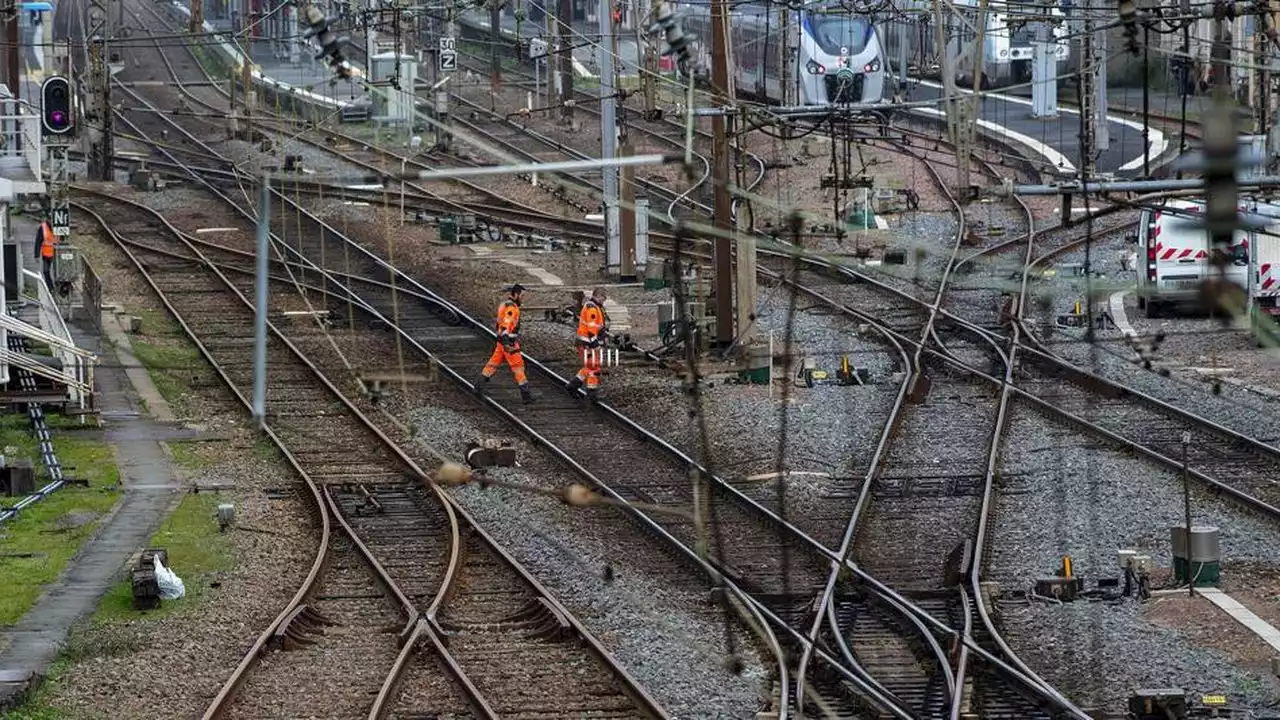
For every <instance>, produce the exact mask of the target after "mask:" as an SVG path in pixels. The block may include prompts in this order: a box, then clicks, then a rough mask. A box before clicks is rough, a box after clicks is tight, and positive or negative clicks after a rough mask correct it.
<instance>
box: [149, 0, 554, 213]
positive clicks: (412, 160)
mask: <svg viewBox="0 0 1280 720" xmlns="http://www.w3.org/2000/svg"><path fill="white" fill-rule="evenodd" d="M143 7H145V8H146V9H147V11H148V12H149V13H151V14H152V15H153V16H154V17H155V18H156V19H157V20H159V21H160V22H162V23H164V22H167V21H166V19H165V18H164V16H162V15H160V14H159V13H158V12H157V11H156V10H155V8H153V7H150V6H148V5H143ZM134 14H135V17H136V13H134ZM143 29H144V30H145V31H146V32H147V33H148V34H149V36H151V35H152V33H151V31H150V30H147V29H146V27H145V25H144V27H143ZM152 39H153V42H154V37H153V38H152ZM155 44H156V47H157V49H158V50H159V51H160V53H161V55H162V57H164V60H165V63H166V65H167V66H168V67H169V69H170V71H171V75H172V76H173V77H174V78H175V80H176V79H177V74H176V72H174V71H173V66H172V65H171V64H170V63H169V60H168V55H167V53H165V51H164V48H163V47H162V46H161V45H160V44H159V43H158V42H156V43H155ZM183 47H184V48H185V49H186V51H187V53H188V54H189V55H191V57H192V59H193V60H194V61H195V62H196V66H197V67H198V68H199V69H200V71H201V73H202V74H203V75H204V76H205V78H206V80H208V82H209V83H210V85H211V86H212V87H213V88H214V89H215V90H216V91H217V92H218V93H219V94H221V95H223V96H224V97H227V98H228V99H230V97H231V96H230V94H229V93H227V92H226V91H225V90H223V89H222V87H221V85H220V84H219V83H218V82H217V81H215V80H214V78H213V77H212V76H210V75H209V74H208V72H207V71H206V70H205V68H204V65H203V64H202V63H200V62H199V58H196V57H195V56H194V54H193V53H192V50H191V46H190V45H189V44H185V43H184V44H183ZM179 89H180V91H181V92H182V93H183V94H184V96H186V97H189V98H190V99H191V100H193V101H194V102H197V103H200V104H201V105H204V106H205V107H207V108H209V109H210V110H212V111H215V112H222V109H221V108H217V107H215V106H214V105H212V104H210V103H208V102H207V101H205V100H203V99H201V98H198V97H196V96H195V95H194V94H192V93H190V91H188V90H187V89H186V88H184V87H182V86H181V85H179ZM259 112H260V113H261V112H264V110H263V109H262V108H259ZM166 119H167V116H166ZM250 120H251V121H252V122H253V123H254V124H256V125H258V126H259V127H262V128H264V129H267V130H269V131H271V132H275V133H277V134H279V135H281V136H283V137H286V138H288V139H290V140H292V141H296V142H300V143H302V144H304V145H307V146H309V147H311V148H312V149H313V150H317V151H320V152H328V153H334V154H338V153H335V152H334V150H333V149H332V148H330V147H328V146H327V145H325V144H324V143H322V142H320V141H318V140H314V139H312V138H310V137H308V136H307V135H306V134H305V133H300V132H295V131H290V130H281V129H280V128H279V127H277V126H274V125H272V119H270V118H264V117H262V116H261V115H254V116H252V117H251V118H250ZM275 120H276V121H283V118H278V117H277V118H275ZM325 132H326V133H327V134H328V135H329V136H331V137H336V138H339V139H341V140H343V141H345V142H348V143H351V144H353V145H355V146H357V147H367V146H368V143H367V142H366V141H363V140H361V139H359V138H356V137H354V136H351V135H348V134H346V133H342V132H340V131H338V130H334V129H332V128H326V130H325ZM377 152H379V153H381V154H383V155H385V156H387V157H388V158H389V159H390V160H391V161H392V162H393V163H394V162H401V163H404V164H405V165H406V166H412V167H414V168H417V169H431V167H432V166H431V165H428V164H426V163H425V162H423V161H422V160H421V159H418V158H417V157H412V156H402V155H399V154H396V153H392V152H389V151H387V150H386V149H385V148H383V149H378V150H377ZM339 155H340V157H342V159H343V160H344V161H345V162H349V163H352V164H355V165H357V166H360V167H362V168H364V169H366V170H369V171H371V172H374V173H382V172H384V171H385V168H379V167H377V166H376V165H373V164H372V163H368V162H365V161H362V160H358V159H356V158H353V157H350V156H349V155H341V154H339ZM402 183H403V185H404V187H405V188H412V189H413V190H414V191H415V192H417V193H420V194H422V195H424V196H428V197H432V198H435V199H436V201H438V202H441V203H443V204H444V205H446V206H448V207H452V208H454V209H455V210H456V211H458V212H464V213H465V212H468V211H469V207H470V206H469V205H468V204H464V203H459V202H457V201H454V200H450V199H449V198H446V197H444V196H443V195H440V194H439V193H434V192H431V191H430V190H427V189H426V188H425V187H423V186H421V185H419V184H417V183H412V182H407V181H402ZM451 183H452V184H456V185H458V186H461V187H463V188H466V189H467V190H469V191H471V192H476V193H480V194H483V195H487V196H489V197H492V198H494V199H495V200H497V201H499V202H500V203H502V204H505V205H510V206H512V207H513V208H515V209H516V210H517V211H518V212H520V213H522V214H525V215H537V216H542V217H545V218H547V219H548V220H549V221H559V220H562V218H560V217H559V216H556V215H552V214H550V213H546V212H544V211H541V210H539V209H538V208H535V207H532V206H528V205H524V204H522V203H517V202H514V201H512V200H509V199H507V198H504V197H503V196H501V195H500V194H498V193H496V192H494V191H492V190H490V189H489V188H486V187H484V186H482V185H479V184H476V183H473V182H470V181H467V180H463V179H457V180H453V181H451Z"/></svg>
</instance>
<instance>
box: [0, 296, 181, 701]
mask: <svg viewBox="0 0 1280 720" xmlns="http://www.w3.org/2000/svg"><path fill="white" fill-rule="evenodd" d="M103 332H104V334H105V335H106V337H107V342H106V343H104V344H101V345H100V344H99V341H98V339H97V338H94V337H86V336H83V335H82V334H80V335H81V336H80V337H77V338H76V341H77V342H78V343H80V344H81V345H82V346H84V347H88V348H94V349H95V351H96V352H98V354H99V358H100V360H101V362H102V365H101V366H99V368H98V369H97V371H96V377H95V379H96V381H97V399H98V407H99V408H100V409H101V411H102V419H103V426H104V428H105V431H106V439H107V441H108V442H110V443H111V444H112V446H113V448H114V450H115V457H116V464H117V465H118V467H119V469H120V480H121V484H122V486H123V489H124V497H123V499H122V500H121V501H120V502H119V503H117V504H116V507H115V508H114V509H113V510H112V511H111V513H110V514H108V515H107V517H105V518H104V519H103V521H102V524H101V525H100V526H99V527H98V529H97V530H96V531H95V532H94V534H93V535H92V536H91V537H89V538H88V539H87V540H86V541H85V543H84V545H83V546H82V547H81V549H80V552H79V553H78V554H77V555H76V557H74V558H73V559H72V560H71V562H70V563H69V564H68V565H67V568H66V569H65V570H64V571H63V573H62V576H61V577H59V578H58V579H57V580H56V581H54V582H53V583H52V584H50V585H49V586H48V587H47V588H46V589H45V592H44V594H43V595H42V596H41V597H40V599H39V600H38V601H37V602H36V605H35V607H33V608H32V609H31V610H30V611H29V612H27V614H26V615H25V616H23V618H22V619H21V620H20V621H19V622H18V623H17V625H14V626H12V627H10V628H5V629H4V630H3V631H0V635H3V636H5V637H6V639H7V640H8V641H9V642H8V646H7V647H6V648H5V649H4V651H3V652H2V653H0V711H3V710H5V709H6V708H7V707H10V706H12V705H14V704H17V703H21V702H22V701H23V699H24V698H25V696H26V694H27V692H28V691H29V690H30V689H32V688H34V687H35V685H37V684H38V683H39V680H40V678H41V677H42V675H43V673H44V672H45V671H46V670H47V669H48V667H49V664H50V663H51V662H53V660H54V659H55V657H56V656H57V654H58V651H59V648H60V645H61V643H62V642H63V640H64V639H65V638H66V636H67V632H68V630H70V628H71V626H72V624H73V623H75V621H76V620H79V619H80V618H82V617H85V616H87V615H89V614H91V613H92V612H93V611H94V610H95V609H96V608H97V606H98V600H99V599H100V598H101V597H102V595H103V594H104V593H106V591H107V590H108V589H109V588H110V587H111V586H112V584H114V583H115V581H116V579H117V578H118V577H120V574H121V570H122V569H123V567H124V564H125V563H126V562H127V561H128V560H129V558H130V557H131V556H132V555H133V554H134V553H135V552H136V551H138V550H139V549H141V548H143V547H145V546H146V545H147V543H148V541H149V539H150V538H151V535H152V533H154V532H155V530H156V528H157V527H158V526H159V524H160V522H161V520H162V519H163V518H164V517H165V516H166V515H167V514H168V513H169V512H170V511H171V510H172V508H173V507H174V506H175V505H176V504H177V502H178V500H179V499H180V498H181V495H180V489H181V486H180V485H179V483H178V482H177V481H176V480H175V477H174V473H173V469H172V466H171V459H170V456H169V453H168V449H167V448H165V447H164V446H163V445H162V443H161V442H160V441H158V440H157V439H156V438H158V437H162V436H164V435H166V434H169V435H172V433H166V430H167V428H165V427H163V426H159V425H156V424H155V423H154V422H153V421H152V420H151V419H149V418H146V417H144V416H143V414H142V408H143V407H146V408H147V409H148V410H150V411H151V413H152V414H153V415H155V416H157V417H158V418H164V419H172V417H173V415H172V413H171V412H170V410H169V406H168V403H166V402H165V400H164V398H163V397H161V395H160V393H159V392H158V391H157V390H156V388H155V385H153V384H152V383H151V379H150V377H149V376H148V375H147V373H146V371H145V370H142V369H141V367H140V366H139V365H138V361H137V360H136V359H135V358H134V357H133V353H132V351H131V346H130V344H129V339H128V337H127V336H126V335H125V333H124V331H123V329H122V328H121V327H120V324H119V323H118V322H117V321H116V319H115V316H114V315H110V314H109V313H104V318H103ZM95 346H97V347H95ZM126 368H128V369H126ZM142 400H145V406H144V405H143V404H142V402H141V401H142Z"/></svg>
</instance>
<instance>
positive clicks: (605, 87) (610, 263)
mask: <svg viewBox="0 0 1280 720" xmlns="http://www.w3.org/2000/svg"><path fill="white" fill-rule="evenodd" d="M609 5H610V1H609V0H600V3H599V11H598V13H597V15H598V16H597V18H596V20H597V21H598V25H599V28H600V44H599V45H598V46H597V50H596V52H598V53H600V157H601V158H603V159H604V160H612V159H613V158H614V157H616V156H617V144H618V117H617V104H616V103H617V98H616V97H615V95H616V92H617V91H616V90H615V88H614V86H613V77H614V75H613V54H612V53H610V51H609V50H610V48H612V47H613V13H612V12H611V11H610V7H609ZM601 172H602V173H603V174H604V176H603V179H604V232H605V266H606V267H607V269H608V272H609V274H610V275H611V276H614V277H617V275H618V274H619V273H620V272H621V270H622V266H621V258H622V247H621V243H620V242H619V239H620V238H619V234H618V169H617V168H616V167H605V168H603V169H602V170H601Z"/></svg>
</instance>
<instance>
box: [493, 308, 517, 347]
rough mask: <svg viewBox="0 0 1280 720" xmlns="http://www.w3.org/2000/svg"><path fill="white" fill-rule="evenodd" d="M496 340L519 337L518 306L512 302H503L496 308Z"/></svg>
mask: <svg viewBox="0 0 1280 720" xmlns="http://www.w3.org/2000/svg"><path fill="white" fill-rule="evenodd" d="M497 325H498V338H499V339H501V338H509V339H511V340H516V339H518V338H519V337H520V306H519V305H518V304H516V302H515V301H514V300H503V301H502V304H501V305H499V306H498V323H497Z"/></svg>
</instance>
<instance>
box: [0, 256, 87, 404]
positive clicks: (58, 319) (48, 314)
mask: <svg viewBox="0 0 1280 720" xmlns="http://www.w3.org/2000/svg"><path fill="white" fill-rule="evenodd" d="M22 272H23V274H24V275H26V278H27V280H28V281H29V282H30V283H32V284H33V285H34V286H35V287H36V288H37V289H38V290H39V296H38V297H39V314H40V327H35V326H33V325H28V324H27V323H24V322H22V321H21V320H19V319H17V318H15V317H10V316H9V315H5V314H0V327H3V328H4V329H6V330H8V331H9V332H11V333H15V334H17V335H21V336H22V337H25V338H30V339H31V340H35V341H36V342H40V343H44V344H45V345H48V346H49V350H50V351H51V352H52V353H53V356H54V357H56V358H57V359H58V360H59V361H60V362H61V363H62V366H61V367H60V368H57V367H50V366H48V365H45V364H44V363H41V362H39V361H37V360H34V359H32V358H31V357H30V356H26V355H22V354H20V353H16V352H13V351H11V350H9V349H8V348H2V349H0V361H3V362H7V363H9V364H10V365H13V366H14V367H19V368H22V369H24V370H27V371H29V372H31V373H32V374H33V375H39V376H41V377H45V378H48V379H50V380H52V381H54V382H56V383H60V384H63V385H65V386H66V387H67V394H68V399H69V400H70V401H71V402H72V403H74V404H76V405H78V406H79V407H80V408H81V409H87V408H89V407H90V405H91V402H92V398H93V366H94V363H96V362H97V356H95V355H94V354H93V353H91V352H89V351H87V350H84V349H81V348H78V347H76V344H75V341H74V340H73V339H72V338H71V331H70V330H69V329H68V328H67V324H66V322H65V321H63V319H62V313H61V312H59V310H58V306H57V303H55V302H54V298H53V293H52V292H50V291H49V286H48V285H46V284H45V282H44V278H43V277H41V275H40V273H37V272H33V271H31V270H25V269H24V270H23V271H22ZM45 328H48V329H47V330H46V329H45Z"/></svg>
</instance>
